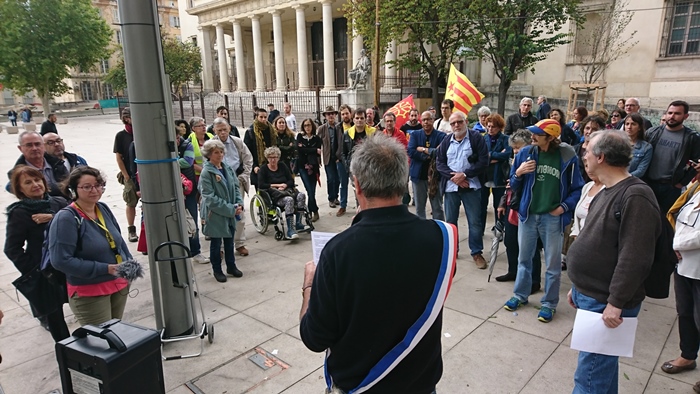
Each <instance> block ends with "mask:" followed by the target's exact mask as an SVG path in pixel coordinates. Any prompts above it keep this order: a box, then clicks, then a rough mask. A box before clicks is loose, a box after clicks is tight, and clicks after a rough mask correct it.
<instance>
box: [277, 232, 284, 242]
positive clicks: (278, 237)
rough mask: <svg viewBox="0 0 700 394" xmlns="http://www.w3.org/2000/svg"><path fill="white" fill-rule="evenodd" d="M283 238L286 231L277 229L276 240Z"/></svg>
mask: <svg viewBox="0 0 700 394" xmlns="http://www.w3.org/2000/svg"><path fill="white" fill-rule="evenodd" d="M282 239H284V233H283V232H281V231H275V240H276V241H281V240H282Z"/></svg>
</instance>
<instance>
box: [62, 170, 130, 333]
mask: <svg viewBox="0 0 700 394" xmlns="http://www.w3.org/2000/svg"><path fill="white" fill-rule="evenodd" d="M63 187H64V191H65V194H66V195H70V196H72V199H73V203H71V204H70V209H63V210H61V211H59V212H58V213H57V214H56V216H55V217H54V218H53V220H52V221H51V227H50V229H49V252H50V253H51V264H52V265H53V266H54V268H56V269H57V270H59V271H61V272H63V273H64V274H66V281H67V287H68V300H69V301H68V304H69V305H70V309H71V310H72V311H73V314H74V315H75V317H76V318H77V319H78V322H79V323H80V325H81V326H84V325H86V324H94V325H96V324H101V323H104V322H106V321H108V320H111V319H121V318H122V315H123V314H124V308H125V307H126V299H127V298H128V295H129V283H128V282H127V280H126V279H123V278H119V277H117V266H118V265H119V264H120V263H122V262H123V261H127V260H130V259H132V257H131V253H130V252H129V248H128V247H127V246H126V242H125V241H124V238H122V235H121V229H120V228H119V223H118V222H117V219H116V218H115V217H114V214H113V213H112V211H111V210H110V209H109V207H108V206H107V204H105V203H104V202H100V199H101V198H102V195H103V194H104V191H105V179H104V176H103V175H102V173H101V172H100V170H98V169H96V168H92V167H87V166H85V167H78V168H76V169H74V170H73V171H72V172H71V173H70V176H69V177H68V179H67V180H66V181H65V182H64V184H63Z"/></svg>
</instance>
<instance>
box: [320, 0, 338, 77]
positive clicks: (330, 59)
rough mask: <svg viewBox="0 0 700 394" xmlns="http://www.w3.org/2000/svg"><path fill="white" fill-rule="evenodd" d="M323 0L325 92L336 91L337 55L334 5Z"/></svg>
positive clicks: (329, 1)
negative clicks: (334, 35) (334, 50)
mask: <svg viewBox="0 0 700 394" xmlns="http://www.w3.org/2000/svg"><path fill="white" fill-rule="evenodd" d="M331 1H332V0H321V2H320V3H321V4H322V5H323V83H324V86H323V90H334V89H335V55H334V52H333V4H332V2H331Z"/></svg>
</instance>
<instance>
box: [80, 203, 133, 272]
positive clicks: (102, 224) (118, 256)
mask: <svg viewBox="0 0 700 394" xmlns="http://www.w3.org/2000/svg"><path fill="white" fill-rule="evenodd" d="M75 206H76V207H78V209H80V211H81V212H83V214H85V216H86V217H88V218H90V216H88V215H87V214H86V213H85V211H83V209H82V208H80V206H79V205H78V204H75ZM95 212H97V220H95V219H92V218H90V220H92V222H93V223H95V224H96V225H97V226H98V227H100V228H101V229H103V230H104V231H105V237H106V238H107V242H109V247H110V248H111V249H112V252H114V257H115V258H116V259H117V264H121V263H122V256H121V254H119V251H118V250H117V244H116V242H114V237H112V234H111V233H110V232H109V229H107V225H106V224H105V218H104V217H103V216H102V212H100V209H99V208H98V207H97V206H95Z"/></svg>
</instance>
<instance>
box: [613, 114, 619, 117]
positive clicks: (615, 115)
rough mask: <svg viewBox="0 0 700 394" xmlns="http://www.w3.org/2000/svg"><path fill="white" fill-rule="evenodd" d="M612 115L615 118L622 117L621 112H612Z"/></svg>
mask: <svg viewBox="0 0 700 394" xmlns="http://www.w3.org/2000/svg"><path fill="white" fill-rule="evenodd" d="M612 117H613V118H619V117H620V114H612Z"/></svg>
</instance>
